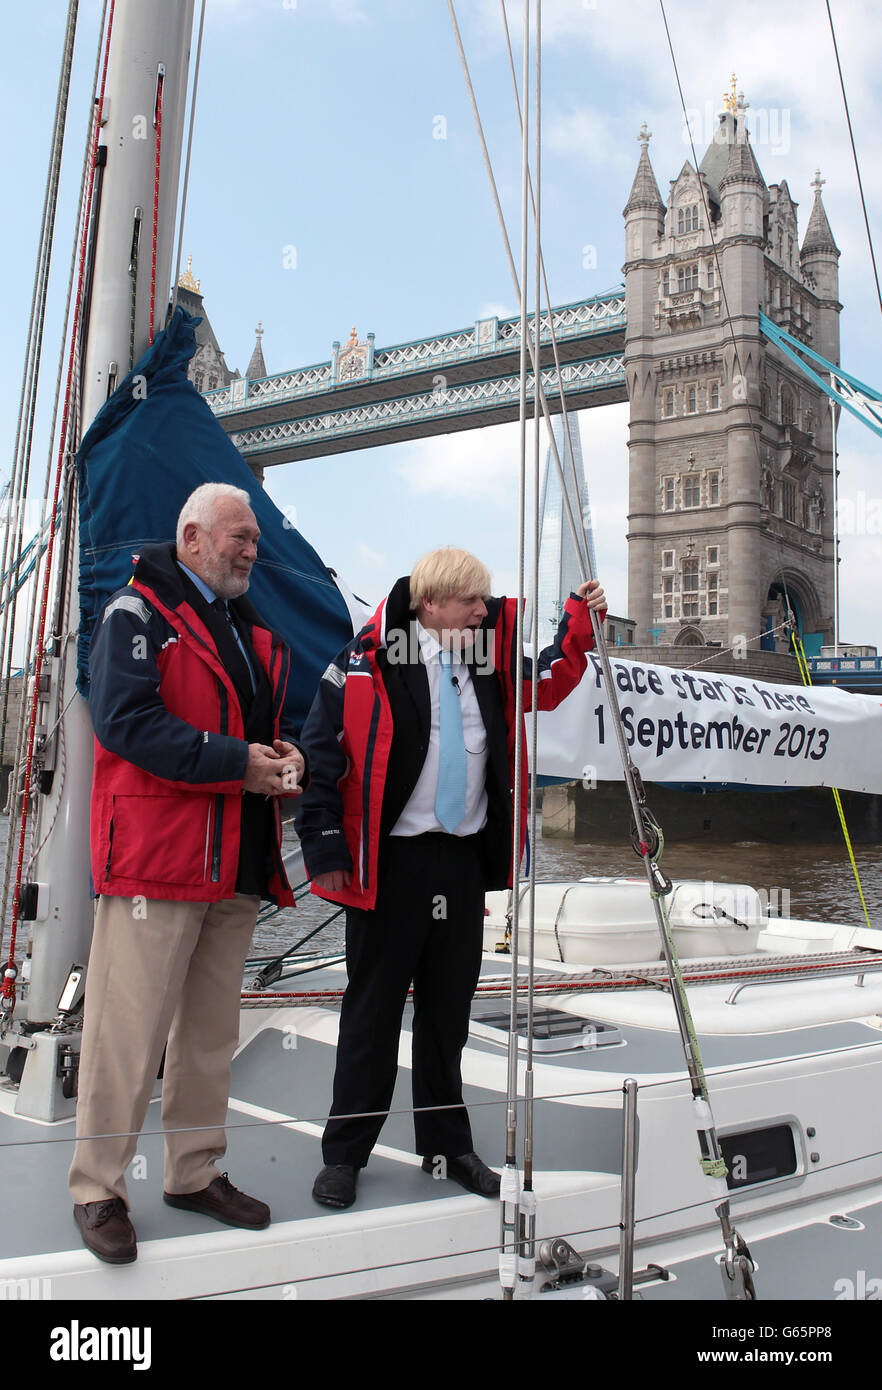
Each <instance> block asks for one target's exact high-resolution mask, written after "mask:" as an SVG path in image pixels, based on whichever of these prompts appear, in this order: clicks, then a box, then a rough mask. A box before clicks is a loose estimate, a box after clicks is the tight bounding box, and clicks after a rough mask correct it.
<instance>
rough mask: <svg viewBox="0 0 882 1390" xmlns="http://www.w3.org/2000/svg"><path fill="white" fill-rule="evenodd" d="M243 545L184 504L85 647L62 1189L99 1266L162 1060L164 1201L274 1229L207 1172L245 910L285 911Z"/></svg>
mask: <svg viewBox="0 0 882 1390" xmlns="http://www.w3.org/2000/svg"><path fill="white" fill-rule="evenodd" d="M259 538H260V531H259V528H258V525H257V521H256V518H255V516H254V513H253V512H252V510H251V507H250V505H249V498H248V494H247V493H246V492H244V491H242V490H241V489H239V488H234V487H230V486H228V485H226V484H222V483H207V484H205V485H204V486H202V487H200V488H197V489H196V491H195V492H194V493H192V494H191V496H190V497H189V498H188V499H187V501H186V503H185V504H184V507H183V509H182V511H181V514H180V517H179V519H178V527H177V537H176V541H175V543H174V544H168V545H152V546H145V547H144V549H143V550H142V552H141V554H140V555H139V556H138V557H137V559H136V564H135V570H134V574H133V577H132V580H131V582H130V584H129V585H127V586H126V587H125V588H124V589H120V590H118V591H117V592H116V593H115V594H113V595H111V597H110V598H109V599H108V601H107V603H106V604H105V606H104V608H103V609H102V611H101V613H100V615H99V617H98V620H97V622H96V625H95V628H94V631H93V634H92V644H91V652H90V660H89V675H90V694H89V707H90V711H91V714H92V719H93V722H94V726H95V735H96V738H95V772H94V778H93V785H92V814H91V857H92V880H93V884H94V889H95V893H96V895H98V904H97V910H96V914H95V927H94V933H93V938H92V949H91V954H90V958H89V968H88V974H87V981H86V1000H85V1016H84V1031H83V1045H82V1053H81V1060H80V1072H79V1099H78V1105H77V1146H76V1150H75V1152H74V1157H73V1163H72V1165H71V1170H70V1175H69V1186H70V1191H71V1193H72V1195H73V1199H74V1219H75V1221H76V1223H77V1225H78V1227H79V1229H80V1233H81V1235H82V1238H83V1241H84V1243H85V1245H86V1246H87V1247H88V1249H90V1250H91V1251H92V1253H93V1254H95V1255H96V1256H97V1257H98V1258H99V1259H101V1260H104V1261H106V1262H107V1263H110V1264H128V1263H130V1262H131V1261H132V1260H134V1259H135V1258H136V1257H137V1244H136V1237H135V1231H134V1228H133V1226H132V1223H131V1219H130V1217H129V1201H128V1194H127V1190H126V1181H125V1176H124V1174H125V1170H126V1167H127V1165H128V1163H129V1162H130V1160H131V1159H132V1157H133V1156H134V1153H135V1148H136V1145H137V1140H138V1133H139V1131H140V1129H141V1126H142V1124H143V1122H144V1117H145V1115H146V1111H147V1106H148V1104H149V1102H150V1097H151V1094H152V1091H153V1086H154V1083H155V1081H156V1077H157V1074H158V1071H159V1066H160V1062H161V1059H162V1054H163V1049H165V1064H164V1075H163V1092H162V1122H163V1127H164V1129H165V1131H166V1143H165V1180H164V1200H165V1201H166V1202H167V1203H168V1204H169V1205H170V1206H174V1207H180V1208H183V1209H184V1210H187V1211H195V1212H199V1213H201V1214H203V1215H208V1216H211V1217H213V1218H214V1219H216V1220H218V1221H220V1222H223V1223H224V1224H226V1225H230V1226H244V1227H247V1228H250V1229H260V1228H262V1227H264V1226H266V1225H268V1224H269V1220H270V1211H269V1207H268V1206H267V1205H266V1204H265V1203H264V1202H261V1201H259V1200H257V1199H256V1198H253V1197H249V1196H247V1195H246V1194H245V1193H243V1192H239V1191H238V1190H237V1189H236V1188H235V1187H233V1185H232V1184H231V1183H230V1181H229V1179H228V1177H227V1175H226V1174H225V1173H223V1174H221V1173H219V1172H218V1169H217V1167H216V1162H217V1160H218V1159H220V1158H222V1157H223V1154H224V1152H225V1150H226V1136H225V1133H224V1121H225V1118H226V1111H227V1101H228V1098H229V1084H230V1062H231V1060H232V1056H233V1052H234V1050H235V1047H236V1044H237V1041H238V1031H239V996H240V990H241V983H242V971H243V968H244V964H245V959H246V956H247V954H248V948H249V945H250V942H251V937H252V933H253V930H254V924H255V921H256V917H257V910H258V907H259V904H260V901H261V899H262V898H267V899H269V900H271V901H273V902H276V903H278V904H280V905H284V904H290V903H291V902H292V901H293V895H292V893H291V889H290V886H289V884H288V882H287V879H286V878H285V872H284V868H283V865H282V858H281V816H280V802H279V798H280V797H281V796H283V795H284V796H291V795H296V794H298V793H299V791H300V790H301V789H302V786H303V785H304V783H305V772H306V768H305V762H304V758H303V755H302V753H301V752H300V750H299V748H298V747H297V746H296V744H295V743H294V741H293V738H292V731H291V730H290V729H287V728H285V726H284V693H285V686H286V683H287V678H288V671H289V667H290V652H289V650H288V648H287V646H286V645H285V643H284V641H283V640H282V638H281V637H280V636H279V635H278V634H277V633H274V632H273V631H272V630H271V629H270V628H269V627H268V626H267V624H266V623H265V622H264V621H263V620H262V619H261V617H260V616H259V614H258V613H257V612H256V610H255V609H254V608H253V607H252V605H251V604H250V603H249V601H248V600H247V599H246V598H245V597H244V595H245V593H246V590H247V589H248V585H249V579H250V574H251V568H252V566H253V564H254V561H255V558H256V555H257V544H258V540H259ZM298 784H299V785H298Z"/></svg>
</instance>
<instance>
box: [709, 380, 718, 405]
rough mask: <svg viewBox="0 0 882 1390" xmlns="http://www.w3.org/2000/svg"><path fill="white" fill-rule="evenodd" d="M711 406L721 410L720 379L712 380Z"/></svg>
mask: <svg viewBox="0 0 882 1390" xmlns="http://www.w3.org/2000/svg"><path fill="white" fill-rule="evenodd" d="M709 408H710V409H711V410H719V408H720V383H719V382H718V381H712V382H711V388H710V406H709Z"/></svg>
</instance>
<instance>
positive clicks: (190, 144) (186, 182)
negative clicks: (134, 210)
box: [171, 0, 205, 313]
mask: <svg viewBox="0 0 882 1390" xmlns="http://www.w3.org/2000/svg"><path fill="white" fill-rule="evenodd" d="M204 28H205V0H202V10H201V13H200V15H199V38H198V39H197V41H196V66H195V68H194V70H193V91H192V93H191V96H190V128H189V134H188V136H187V161H186V164H185V165H184V184H183V191H182V194H181V219H180V224H179V227H178V258H177V262H176V264H175V280H174V285H173V286H172V306H171V311H172V313H174V311H175V309H176V308H177V307H178V288H179V286H178V281H179V280H180V278H181V250H182V248H183V244H184V220H185V218H186V216H187V190H188V188H189V186H190V154H191V152H192V149H193V126H194V123H195V118H196V92H197V90H198V88H199V66H200V64H201V62H202V32H203V30H204Z"/></svg>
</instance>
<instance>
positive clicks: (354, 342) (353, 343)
mask: <svg viewBox="0 0 882 1390" xmlns="http://www.w3.org/2000/svg"><path fill="white" fill-rule="evenodd" d="M346 346H347V347H358V334H357V333H356V331H355V328H354V326H353V329H352V332H351V333H350V334H349V342H348V343H347V344H346Z"/></svg>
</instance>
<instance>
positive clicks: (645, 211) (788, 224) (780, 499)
mask: <svg viewBox="0 0 882 1390" xmlns="http://www.w3.org/2000/svg"><path fill="white" fill-rule="evenodd" d="M745 106H746V104H745V102H744V98H743V94H742V93H738V94H737V95H736V92H735V80H734V78H733V82H732V91H731V94H730V95H727V97H726V99H725V108H726V109H725V110H724V111H723V113H722V114H721V115H720V118H719V126H718V128H717V130H716V132H715V135H714V139H713V140H712V142H711V145H710V146H709V148H708V150H707V152H706V154H705V156H704V158H703V159H702V160H701V162H700V164H699V167H698V169H697V170H696V169H694V168H693V166H692V164H691V163H690V162H689V161H688V160H687V161H686V162H685V163H684V165H683V167H682V169H681V170H680V173H679V174H678V175H677V177H676V179H674V180H672V181H671V185H670V195H669V198H668V202H667V206H666V205H665V204H664V202H663V201H662V198H661V195H660V193H659V190H658V185H657V183H656V180H655V175H654V174H653V171H652V166H651V164H650V160H649V151H648V145H649V140H650V138H651V137H650V133H649V131H647V129H646V125H645V124H644V126H643V129H642V130H641V133H640V135H639V136H638V139H639V141H640V144H641V147H642V148H641V151H640V158H639V163H638V165H637V172H636V175H635V178H634V184H633V187H632V189H631V195H630V197H629V199H628V202H627V205H626V207H625V210H624V219H625V239H626V251H625V255H626V261H625V265H624V273H625V294H626V304H627V332H626V337H625V352H624V360H625V377H626V381H627V387H628V396H629V401H630V443H629V452H630V459H629V476H630V496H629V516H628V523H629V526H628V568H629V574H628V585H629V595H628V612H629V613H630V614H631V616H632V617H633V618H634V619H635V622H636V632H635V640H636V642H637V643H652V642H653V641H654V640H657V641H658V643H659V644H660V645H663V646H671V645H676V646H680V645H686V646H689V645H693V646H694V645H703V644H714V645H717V644H719V645H722V646H723V647H725V648H728V647H733V646H734V647H735V648H736V653H738V651H739V648H740V649H741V650H742V651H743V650H744V648H743V645H742V644H743V643H744V642H745V641H746V642H747V650H754V651H756V650H766V651H774V650H777V651H782V652H783V651H786V650H788V646H789V639H788V636H787V633H786V631H785V627H784V623H785V617H786V603H787V602H788V601H789V606H790V609H791V611H792V612H793V613H794V614H795V616H796V618H797V620H798V623H799V627H800V630H801V632H802V634H803V638H804V639H805V641H806V649H807V651H808V652H809V654H811V652H812V651H817V650H818V648H819V647H820V645H821V643H822V641H830V640H832V637H831V634H832V627H833V563H834V562H833V448H832V421H831V411H830V408H829V404H828V400H827V397H826V396H824V394H823V393H822V392H821V391H819V390H817V389H816V388H815V387H813V386H812V385H811V384H810V383H809V381H808V380H807V378H806V377H804V376H803V375H802V374H801V373H800V372H799V371H798V370H797V369H796V367H795V366H794V365H793V364H792V363H791V362H789V360H788V359H786V358H785V357H784V356H783V354H781V353H780V352H779V351H778V350H777V349H776V348H774V347H773V346H772V345H771V344H770V343H769V342H768V341H767V340H766V339H765V338H764V337H763V336H762V335H761V333H760V329H759V310H760V309H762V310H763V311H764V312H765V313H766V314H768V316H769V317H770V318H771V319H773V320H774V321H775V322H776V323H778V324H780V325H781V327H782V328H785V329H786V330H787V331H788V332H789V333H792V334H794V335H795V336H796V337H799V338H801V339H802V341H804V342H805V343H806V344H808V345H809V346H811V347H812V348H814V349H815V351H817V352H820V353H821V354H822V355H823V356H824V357H826V358H827V359H828V360H829V361H831V362H833V363H838V361H839V313H840V311H841V308H842V306H841V304H840V303H839V300H838V291H839V270H838V260H839V250H838V248H837V246H836V243H835V242H834V240H833V236H832V233H831V231H830V225H829V223H828V221H827V216H826V213H825V211H824V206H823V202H822V199H821V185H822V182H823V181H822V180H821V179H820V177H819V175H816V177H815V180H814V183H813V184H812V187H813V189H814V206H813V208H812V212H811V216H810V218H809V222H808V226H807V228H806V233H805V237H804V240H803V243H802V249H801V250H800V248H799V244H798V239H797V217H796V210H797V204H796V203H794V201H793V199H792V197H791V195H790V191H789V189H788V187H787V184H786V182H784V181H783V180H782V181H781V183H780V184H772V185H769V186H767V185H766V182H765V180H764V178H763V175H762V173H761V172H760V168H759V165H758V163H757V159H756V156H755V154H754V150H753V146H752V145H751V142H750V138H749V134H748V130H747V125H746V121H745ZM763 114H765V115H766V116H768V114H769V113H757V115H758V117H761V116H762V115H763ZM773 114H774V113H773ZM755 125H756V130H757V132H758V139H759V132H760V131H761V124H760V123H759V122H757V123H755ZM766 130H768V121H767V122H766ZM702 190H703V193H704V196H702ZM705 205H707V207H708V208H709V210H710V219H711V223H712V226H713V241H712V240H711V235H710V229H709V227H708V225H707V217H706V214H705ZM714 242H715V243H716V255H715V254H714Z"/></svg>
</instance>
